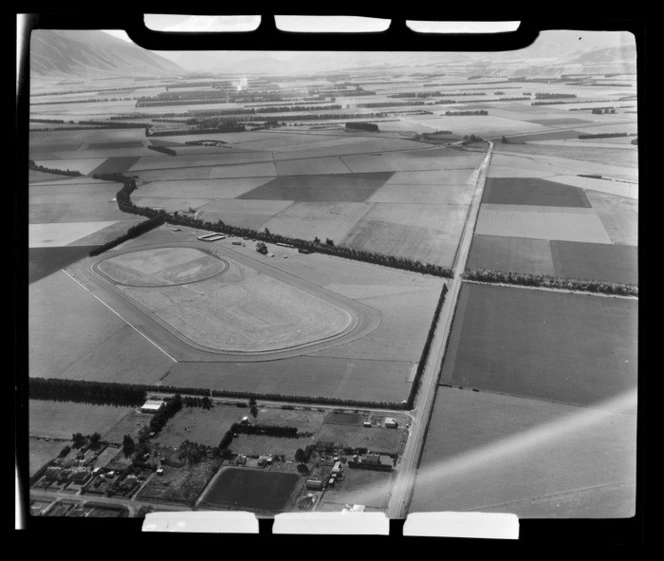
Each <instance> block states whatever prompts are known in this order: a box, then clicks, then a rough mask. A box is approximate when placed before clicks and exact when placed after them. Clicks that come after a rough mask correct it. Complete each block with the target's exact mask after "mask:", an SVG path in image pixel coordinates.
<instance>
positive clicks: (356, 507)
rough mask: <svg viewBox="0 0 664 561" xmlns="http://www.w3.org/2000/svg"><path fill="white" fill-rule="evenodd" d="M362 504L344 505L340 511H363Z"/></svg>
mask: <svg viewBox="0 0 664 561" xmlns="http://www.w3.org/2000/svg"><path fill="white" fill-rule="evenodd" d="M364 509H365V506H364V505H346V506H345V507H344V509H343V510H342V511H341V512H364Z"/></svg>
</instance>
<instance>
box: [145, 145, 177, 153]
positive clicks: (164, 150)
mask: <svg viewBox="0 0 664 561" xmlns="http://www.w3.org/2000/svg"><path fill="white" fill-rule="evenodd" d="M148 150H154V151H155V152H161V153H162V154H168V155H169V156H177V155H178V154H177V152H176V151H175V150H173V149H172V148H167V147H166V146H154V145H151V144H148Z"/></svg>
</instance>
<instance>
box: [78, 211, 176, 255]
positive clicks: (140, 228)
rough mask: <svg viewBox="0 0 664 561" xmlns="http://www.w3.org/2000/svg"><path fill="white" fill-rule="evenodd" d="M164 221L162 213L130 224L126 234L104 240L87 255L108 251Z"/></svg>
mask: <svg viewBox="0 0 664 561" xmlns="http://www.w3.org/2000/svg"><path fill="white" fill-rule="evenodd" d="M164 222H165V218H164V215H163V214H158V215H157V216H153V217H152V218H150V219H148V220H144V221H143V222H141V223H140V224H135V225H134V226H131V227H130V228H129V229H128V230H127V233H126V234H123V235H122V236H118V237H117V238H115V239H113V240H111V241H108V242H106V243H105V244H104V245H100V246H99V247H96V248H94V249H93V250H92V251H90V253H89V255H90V257H94V256H96V255H99V254H101V253H104V252H105V251H108V250H109V249H112V248H114V247H115V246H118V245H120V244H121V243H124V242H126V241H127V240H131V239H133V238H137V237H138V236H140V235H142V234H145V233H146V232H149V231H150V230H154V229H155V228H157V227H158V226H161V225H162V224H163V223H164Z"/></svg>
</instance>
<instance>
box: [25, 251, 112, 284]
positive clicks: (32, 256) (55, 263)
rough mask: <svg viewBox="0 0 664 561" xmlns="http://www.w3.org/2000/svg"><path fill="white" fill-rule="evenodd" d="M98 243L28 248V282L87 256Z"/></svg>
mask: <svg viewBox="0 0 664 561" xmlns="http://www.w3.org/2000/svg"><path fill="white" fill-rule="evenodd" d="M96 247H99V246H96V245H76V246H66V247H34V248H30V249H29V250H28V283H33V282H35V281H38V280H39V279H42V278H44V277H47V276H48V275H51V274H53V273H55V272H56V271H59V270H60V269H62V268H64V267H66V266H67V265H69V264H70V263H73V262H74V261H76V260H78V259H80V258H81V257H85V256H87V255H88V253H90V251H92V250H93V249H94V248H96Z"/></svg>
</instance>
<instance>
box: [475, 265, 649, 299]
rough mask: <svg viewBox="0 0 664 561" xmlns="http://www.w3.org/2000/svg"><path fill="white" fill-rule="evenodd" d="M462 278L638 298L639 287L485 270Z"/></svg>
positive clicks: (478, 270) (477, 270)
mask: <svg viewBox="0 0 664 561" xmlns="http://www.w3.org/2000/svg"><path fill="white" fill-rule="evenodd" d="M463 278H465V279H468V280H474V281H479V282H488V283H504V284H514V285H520V286H541V287H545V288H559V289H563V290H575V291H582V292H598V293H601V294H619V295H622V296H638V295H639V287H638V286H637V285H635V284H621V283H615V282H602V281H597V280H582V279H568V278H564V277H554V276H551V275H534V274H531V273H506V272H502V271H490V270H487V269H473V270H471V271H466V272H465V273H464V274H463Z"/></svg>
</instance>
